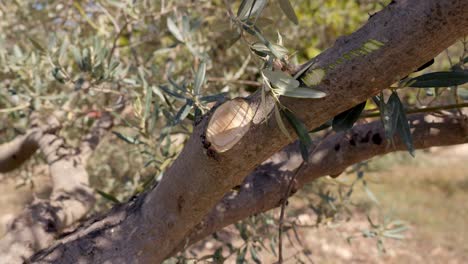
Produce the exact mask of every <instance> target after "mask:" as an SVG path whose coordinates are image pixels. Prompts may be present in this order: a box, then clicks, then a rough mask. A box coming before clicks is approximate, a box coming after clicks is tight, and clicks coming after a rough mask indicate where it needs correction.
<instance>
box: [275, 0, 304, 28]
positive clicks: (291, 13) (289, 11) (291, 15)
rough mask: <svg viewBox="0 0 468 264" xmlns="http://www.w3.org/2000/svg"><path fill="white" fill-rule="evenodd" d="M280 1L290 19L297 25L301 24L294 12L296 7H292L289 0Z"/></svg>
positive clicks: (282, 8)
mask: <svg viewBox="0 0 468 264" xmlns="http://www.w3.org/2000/svg"><path fill="white" fill-rule="evenodd" d="M278 2H279V5H280V7H281V10H283V13H284V14H285V15H286V16H287V17H288V19H289V20H291V21H292V22H293V23H294V24H296V25H297V24H299V21H298V20H297V16H296V13H295V12H294V8H293V7H292V5H291V3H290V2H289V0H278Z"/></svg>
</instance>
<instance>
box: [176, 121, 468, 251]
mask: <svg viewBox="0 0 468 264" xmlns="http://www.w3.org/2000/svg"><path fill="white" fill-rule="evenodd" d="M409 120H410V123H411V131H412V136H413V140H414V144H415V147H416V148H417V149H424V148H429V147H433V146H448V145H456V144H463V143H468V134H467V132H466V131H465V130H464V128H465V124H464V121H463V120H461V118H460V117H458V116H452V115H449V116H445V117H442V118H441V117H434V116H431V115H428V114H415V115H411V116H410V118H409ZM312 149H314V151H313V152H312V153H311V154H310V157H309V160H308V162H307V163H305V165H304V166H303V167H302V168H299V166H300V164H301V161H302V158H301V154H300V150H299V145H298V142H296V143H293V144H291V145H289V146H287V147H286V148H284V149H283V150H282V151H280V152H278V153H276V154H275V155H274V156H273V157H271V158H270V159H268V160H267V161H265V162H264V163H263V164H262V165H260V166H259V167H258V168H257V169H256V170H255V171H254V172H253V173H252V174H250V175H249V176H248V177H247V178H246V179H245V181H244V182H243V183H242V185H241V187H240V190H239V191H238V192H230V193H228V194H226V195H225V197H224V198H223V200H222V201H221V202H220V203H218V204H217V205H216V206H215V207H214V208H213V209H212V211H211V212H210V213H209V214H208V215H207V216H205V218H204V219H203V221H201V222H200V224H198V225H197V226H196V227H195V228H194V229H193V231H192V233H191V234H190V236H189V237H188V238H187V239H186V240H185V241H184V242H183V243H181V244H180V245H179V247H178V248H177V249H176V250H175V251H174V252H173V254H175V253H176V252H178V251H180V250H182V249H183V247H184V246H188V245H191V244H193V243H195V242H197V241H199V240H201V239H203V238H204V237H206V236H208V235H210V234H212V233H214V232H216V231H218V230H220V229H222V228H223V227H225V226H228V225H230V224H233V223H235V222H237V221H239V220H242V219H244V218H246V217H249V216H251V215H255V214H258V213H262V212H265V211H268V210H270V209H272V208H275V207H278V206H280V205H281V203H282V201H283V199H284V194H285V192H286V190H287V189H288V185H289V182H290V179H291V177H292V176H293V174H294V173H295V171H296V170H297V169H299V171H298V172H296V173H297V176H296V178H295V183H294V186H293V188H292V191H291V195H292V194H294V193H295V192H297V190H298V189H300V188H301V187H302V186H304V185H305V184H307V183H309V182H311V181H313V180H315V179H317V178H319V177H323V176H327V175H334V176H338V175H339V174H340V173H341V172H343V171H344V170H345V169H346V168H347V167H349V166H351V165H353V164H355V163H357V162H360V161H363V160H367V159H370V158H373V157H376V156H379V155H384V154H387V153H390V152H395V151H400V150H406V145H405V144H404V143H403V142H402V141H401V140H400V139H399V138H395V141H394V145H393V146H392V144H389V143H388V142H387V141H386V140H385V132H384V130H383V127H382V125H381V122H380V121H374V122H371V123H368V124H365V125H358V126H355V127H354V128H353V129H351V130H350V131H349V132H347V133H344V132H341V133H338V134H334V135H331V136H328V137H326V138H325V139H323V140H322V141H321V142H320V143H318V145H317V146H316V147H312Z"/></svg>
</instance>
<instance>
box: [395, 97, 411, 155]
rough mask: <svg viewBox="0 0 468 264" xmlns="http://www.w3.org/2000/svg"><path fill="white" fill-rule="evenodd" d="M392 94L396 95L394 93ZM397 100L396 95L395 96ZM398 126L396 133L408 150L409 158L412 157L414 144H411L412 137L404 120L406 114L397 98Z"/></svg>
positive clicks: (406, 120)
mask: <svg viewBox="0 0 468 264" xmlns="http://www.w3.org/2000/svg"><path fill="white" fill-rule="evenodd" d="M394 94H396V93H395V92H394ZM396 96H397V98H398V95H397V94H396ZM397 105H398V124H397V131H398V134H399V135H400V137H401V138H402V140H403V142H404V143H405V145H406V148H407V149H408V152H409V153H410V154H411V156H413V157H414V154H415V153H414V144H413V137H412V136H411V130H410V126H409V123H408V119H407V118H406V112H405V108H404V106H403V104H402V103H401V101H400V99H399V98H398V103H397Z"/></svg>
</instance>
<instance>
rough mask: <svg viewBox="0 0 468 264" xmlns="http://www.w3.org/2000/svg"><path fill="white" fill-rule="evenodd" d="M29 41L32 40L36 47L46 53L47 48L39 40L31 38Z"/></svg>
mask: <svg viewBox="0 0 468 264" xmlns="http://www.w3.org/2000/svg"><path fill="white" fill-rule="evenodd" d="M29 41H31V43H32V44H33V46H34V48H36V49H37V50H39V51H40V52H41V53H46V50H45V49H44V47H42V45H41V44H39V42H37V41H36V40H35V39H33V38H29Z"/></svg>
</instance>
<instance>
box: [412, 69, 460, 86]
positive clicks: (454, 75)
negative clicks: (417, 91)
mask: <svg viewBox="0 0 468 264" xmlns="http://www.w3.org/2000/svg"><path fill="white" fill-rule="evenodd" d="M467 82H468V71H450V72H432V73H428V74H424V75H421V76H418V77H415V78H412V79H410V80H409V81H408V82H407V83H408V86H409V87H416V88H430V87H450V86H456V85H462V84H464V83H467Z"/></svg>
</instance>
